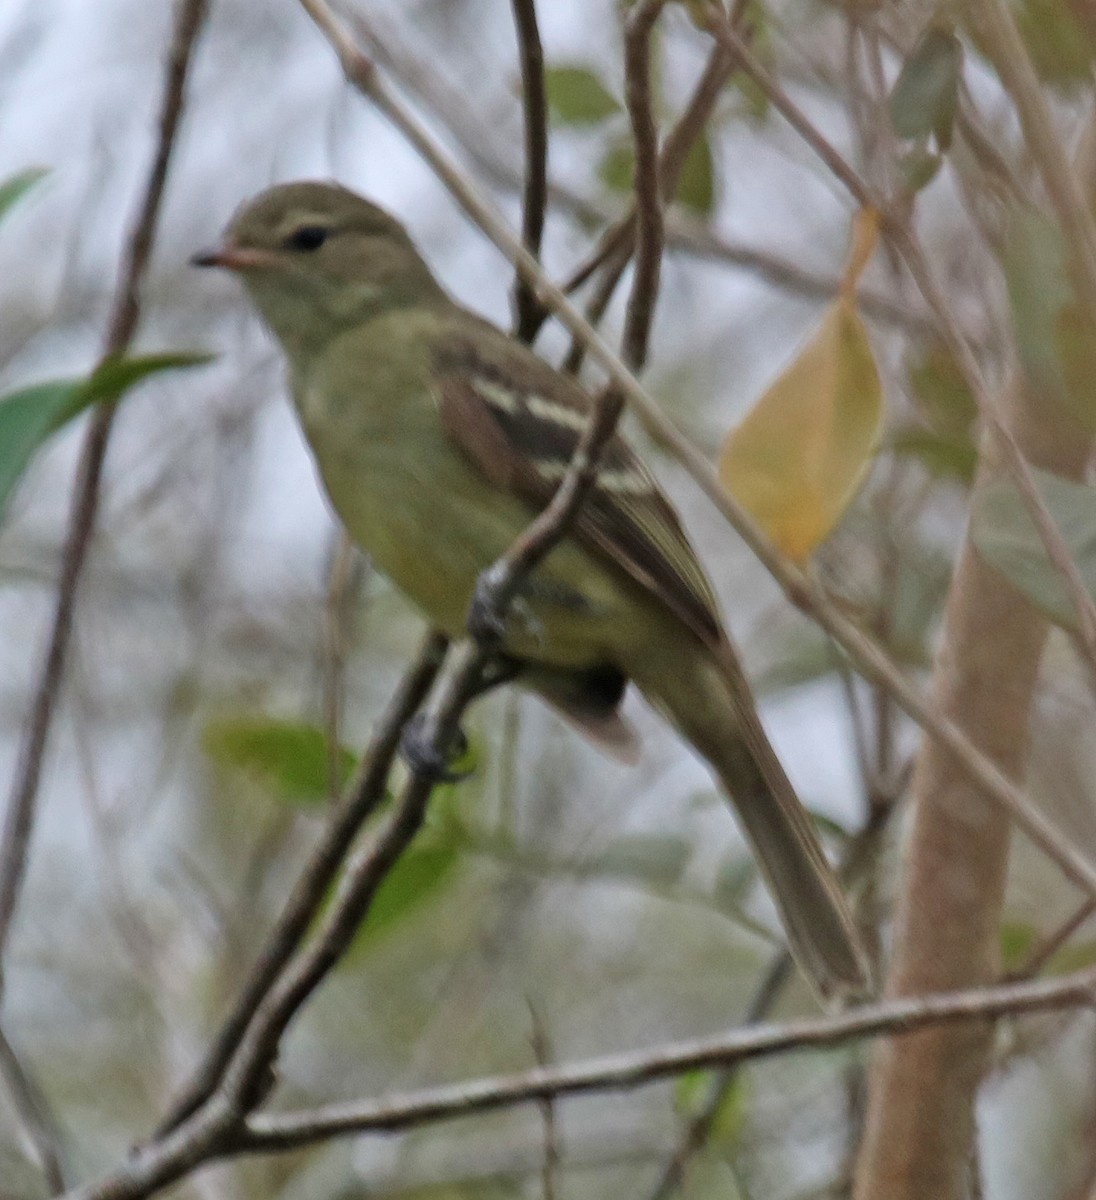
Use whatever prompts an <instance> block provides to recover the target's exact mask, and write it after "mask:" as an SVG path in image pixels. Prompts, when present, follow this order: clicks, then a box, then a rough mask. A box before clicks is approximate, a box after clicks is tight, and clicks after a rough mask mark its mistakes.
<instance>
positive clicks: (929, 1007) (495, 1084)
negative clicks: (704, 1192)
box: [241, 969, 1096, 1151]
mask: <svg viewBox="0 0 1096 1200" xmlns="http://www.w3.org/2000/svg"><path fill="white" fill-rule="evenodd" d="M1094 988H1096V974H1094V972H1093V971H1092V970H1091V969H1090V970H1086V971H1082V972H1078V973H1077V974H1074V975H1070V976H1066V977H1063V978H1061V979H1055V980H1051V981H1045V980H1043V981H1039V982H1036V983H1014V984H1005V985H998V986H994V987H986V988H972V989H970V990H968V991H960V992H945V993H940V994H936V995H929V996H918V997H912V998H903V999H899V1000H887V1001H884V1002H882V1003H879V1004H872V1005H866V1006H864V1007H862V1008H858V1009H855V1010H852V1011H850V1012H847V1013H842V1014H840V1015H839V1016H834V1017H819V1018H816V1019H811V1020H798V1021H788V1022H786V1023H783V1024H779V1025H756V1026H751V1027H743V1028H739V1029H734V1030H731V1031H730V1032H729V1033H725V1034H721V1035H717V1036H715V1037H710V1038H702V1039H696V1040H694V1041H687V1042H680V1043H674V1044H672V1045H668V1046H663V1047H659V1048H656V1049H654V1050H642V1051H634V1052H626V1053H623V1054H614V1055H606V1056H605V1057H603V1058H596V1059H592V1060H587V1061H585V1062H579V1063H574V1064H571V1065H568V1066H559V1067H542V1068H538V1069H536V1070H533V1071H525V1072H522V1073H520V1074H515V1075H504V1076H499V1077H495V1078H489V1079H479V1080H469V1081H466V1082H463V1083H457V1084H450V1085H447V1086H444V1087H438V1088H430V1089H426V1090H423V1091H421V1092H414V1093H411V1094H409V1095H406V1096H393V1097H389V1098H387V1099H385V1098H382V1099H380V1100H369V1101H361V1102H352V1103H349V1104H330V1105H326V1106H324V1107H322V1108H316V1109H307V1110H302V1111H300V1112H282V1113H272V1114H270V1115H265V1116H260V1115H256V1116H253V1117H251V1118H250V1119H249V1120H248V1122H247V1125H246V1130H245V1132H244V1137H243V1141H242V1143H241V1148H243V1149H246V1150H248V1151H254V1150H264V1151H269V1150H289V1149H292V1148H293V1147H296V1146H303V1145H309V1144H311V1143H313V1142H317V1141H321V1140H325V1139H327V1138H331V1137H337V1136H348V1135H355V1134H362V1133H391V1132H393V1131H395V1130H399V1129H408V1128H412V1127H415V1126H418V1125H422V1124H426V1123H428V1122H434V1121H441V1120H449V1119H451V1118H455V1117H465V1116H471V1115H472V1114H474V1113H482V1112H491V1111H495V1110H497V1109H501V1108H512V1107H514V1106H515V1105H518V1104H527V1103H536V1102H539V1101H542V1100H545V1099H557V1098H560V1097H563V1096H574V1095H582V1094H589V1093H590V1092H595V1091H598V1092H602V1091H628V1090H631V1089H633V1088H637V1087H644V1086H646V1085H648V1084H652V1083H657V1082H659V1081H660V1080H663V1079H668V1078H672V1077H674V1076H677V1075H681V1074H684V1073H686V1072H689V1071H695V1070H704V1069H706V1068H712V1067H722V1068H727V1067H730V1066H733V1065H735V1064H737V1063H742V1062H746V1061H749V1060H750V1059H756V1058H762V1057H765V1058H768V1057H772V1056H773V1055H777V1054H786V1053H790V1052H792V1051H796V1050H805V1049H826V1048H829V1047H832V1046H837V1045H841V1044H842V1043H844V1042H848V1041H851V1040H854V1039H860V1038H868V1037H873V1038H874V1037H882V1036H895V1035H901V1034H909V1033H915V1032H917V1031H918V1030H921V1029H926V1028H929V1027H931V1026H935V1025H941V1024H946V1023H949V1022H954V1021H987V1020H992V1019H994V1018H1001V1017H1016V1016H1020V1015H1023V1014H1029V1013H1038V1012H1053V1011H1063V1010H1066V1009H1070V1008H1076V1009H1086V1008H1092V1007H1093V1005H1094V1003H1096V991H1094Z"/></svg>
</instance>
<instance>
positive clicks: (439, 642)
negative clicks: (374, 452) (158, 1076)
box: [157, 633, 447, 1137]
mask: <svg viewBox="0 0 1096 1200" xmlns="http://www.w3.org/2000/svg"><path fill="white" fill-rule="evenodd" d="M446 644H447V643H446V640H445V638H443V637H442V636H441V635H440V634H436V633H434V634H430V635H429V636H428V637H427V638H426V641H425V642H424V643H423V647H422V649H421V651H420V652H419V656H418V659H417V660H416V662H415V664H414V665H413V666H412V667H411V669H410V670H409V671H408V673H407V675H406V676H405V677H404V680H403V682H402V684H401V685H400V688H399V690H398V691H397V692H396V694H395V696H393V698H392V700H391V702H390V703H389V707H388V711H387V712H386V713H385V715H384V717H383V719H382V720H381V722H380V724H379V725H378V726H377V730H376V732H375V733H374V735H373V740H372V742H371V743H370V746H369V749H368V750H367V751H366V754H365V757H364V758H363V760H362V765H361V768H360V770H359V773H358V777H357V779H356V780H355V781H354V782H353V783H352V784H351V786H350V787H349V788H348V789H347V791H346V794H345V796H344V798H343V800H342V802H341V803H340V805H339V807H338V808H337V809H336V810H335V812H334V813H332V815H331V818H330V820H329V821H328V824H327V826H326V828H325V830H324V833H323V837H322V838H321V839H320V841H319V843H318V844H317V845H316V847H315V849H314V850H313V851H312V855H311V857H310V858H309V861H308V863H307V865H306V866H305V868H304V870H303V871H302V872H301V875H300V878H299V879H298V881H297V885H296V887H295V888H294V889H293V893H292V895H291V896H290V897H289V900H288V902H287V903H286V906H285V908H284V909H283V911H282V914H281V916H280V917H279V918H278V923H277V925H275V927H274V929H273V930H272V931H271V933H270V934H269V936H268V937H267V939H266V941H265V943H264V945H263V949H262V952H261V954H260V956H259V958H258V960H257V961H256V962H255V963H254V965H253V966H252V967H251V970H250V972H249V974H248V977H247V980H246V982H245V983H244V986H243V988H242V989H241V991H240V995H239V997H238V998H237V1000H236V1003H235V1004H234V1005H233V1008H232V1011H231V1012H230V1013H229V1014H228V1016H227V1017H226V1018H225V1020H224V1023H223V1024H222V1026H221V1029H220V1032H219V1033H218V1034H217V1037H216V1039H215V1040H214V1042H213V1044H212V1045H211V1046H210V1048H209V1050H208V1051H207V1053H206V1057H205V1059H204V1061H203V1062H202V1064H201V1066H200V1067H199V1068H198V1070H197V1071H196V1072H195V1074H194V1077H193V1079H192V1080H191V1081H190V1082H189V1083H188V1084H187V1086H186V1088H185V1089H184V1091H183V1093H182V1094H181V1095H180V1096H179V1097H178V1099H176V1101H175V1102H174V1103H173V1104H172V1106H171V1108H170V1109H169V1111H168V1114H167V1116H166V1117H165V1118H164V1120H163V1121H162V1122H161V1124H160V1126H159V1128H158V1130H157V1136H161V1137H162V1136H163V1135H164V1134H165V1133H167V1132H168V1131H170V1130H173V1129H175V1128H177V1127H178V1126H179V1125H180V1124H181V1123H182V1122H183V1121H185V1120H186V1119H187V1118H188V1117H189V1116H190V1115H191V1114H192V1113H194V1112H196V1111H197V1109H198V1108H199V1107H200V1106H201V1105H202V1104H204V1103H205V1102H206V1101H207V1100H208V1099H209V1098H210V1096H212V1094H213V1092H214V1091H215V1090H216V1088H217V1087H218V1085H219V1084H220V1082H221V1080H222V1078H223V1076H224V1073H225V1070H226V1068H227V1067H228V1064H229V1062H230V1061H231V1060H232V1057H233V1055H234V1054H235V1053H236V1050H237V1047H238V1045H239V1042H240V1039H241V1038H242V1037H243V1036H244V1033H245V1031H246V1030H247V1028H248V1026H249V1025H250V1024H251V1022H252V1020H253V1019H254V1016H255V1013H256V1011H257V1010H258V1008H259V1006H260V1005H261V1004H262V1002H263V1000H264V999H265V998H266V996H267V995H268V994H269V992H270V990H271V988H273V986H274V984H275V983H276V981H277V980H278V978H279V977H280V975H281V974H282V972H283V971H284V969H285V967H286V964H287V963H288V962H289V961H290V959H291V958H292V956H293V954H294V953H295V952H296V951H297V949H298V948H299V947H300V944H301V942H302V940H303V938H304V936H305V933H306V932H307V931H308V928H309V926H310V925H311V924H312V922H313V921H314V920H315V918H316V914H317V912H318V911H319V909H320V908H321V907H322V905H323V902H324V899H325V898H326V896H327V894H328V892H329V890H330V888H331V884H332V882H333V880H334V879H335V876H336V875H337V874H338V871H339V868H340V866H341V865H342V863H343V860H344V859H345V857H346V855H347V853H348V852H349V850H350V847H351V845H352V844H353V842H354V840H355V839H356V838H357V836H358V834H359V832H360V831H361V828H362V826H363V825H364V824H365V822H366V821H367V820H368V819H369V817H370V816H371V815H372V814H373V813H374V812H376V810H377V807H378V805H379V804H380V803H381V801H382V800H383V799H384V797H385V788H386V785H387V781H388V775H389V772H390V770H391V768H392V762H393V759H394V758H395V756H396V752H397V751H398V749H399V744H400V736H401V734H402V732H403V728H404V726H405V725H406V723H407V721H408V720H409V719H410V717H412V716H413V715H414V714H415V713H416V712H417V711H418V709H419V707H420V706H421V705H422V703H423V701H424V700H425V699H426V696H427V694H428V693H429V691H430V688H431V686H432V685H433V683H434V680H435V679H436V678H437V674H438V671H439V669H440V668H441V664H442V660H443V658H444V656H445V650H446Z"/></svg>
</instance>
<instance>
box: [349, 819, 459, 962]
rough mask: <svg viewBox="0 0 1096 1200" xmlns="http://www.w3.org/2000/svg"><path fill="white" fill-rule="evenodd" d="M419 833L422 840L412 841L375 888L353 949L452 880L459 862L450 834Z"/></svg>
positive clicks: (380, 934)
mask: <svg viewBox="0 0 1096 1200" xmlns="http://www.w3.org/2000/svg"><path fill="white" fill-rule="evenodd" d="M421 836H422V838H423V840H422V841H421V842H417V841H416V842H412V844H411V846H410V848H409V849H408V850H407V851H406V852H405V853H404V854H403V855H402V856H401V857H400V860H399V861H398V862H397V863H396V865H395V866H394V867H393V868H392V870H391V871H390V872H389V874H388V876H387V877H386V879H385V880H384V882H383V883H382V884H381V886H380V888H379V889H378V890H377V895H376V897H375V898H374V900H373V903H372V905H371V906H370V909H369V916H368V917H367V918H366V921H365V924H364V925H363V926H362V930H361V934H360V935H359V937H358V938H357V940H356V943H355V948H358V947H360V946H364V945H368V944H369V943H371V942H373V941H374V940H375V939H377V938H380V937H383V936H384V935H385V934H388V933H391V932H392V931H393V929H394V928H395V927H396V926H397V925H398V924H399V923H400V922H401V921H404V920H406V919H407V918H408V917H410V916H411V915H412V914H413V913H415V912H417V911H418V910H419V909H421V908H422V907H423V906H424V905H425V904H426V903H427V902H428V901H429V900H431V899H433V898H434V897H435V896H436V895H437V894H438V893H439V892H440V891H441V890H442V889H443V888H444V887H445V886H446V885H447V884H448V883H449V881H450V880H451V879H452V877H453V875H454V873H455V871H456V868H457V865H458V863H459V862H460V848H459V846H458V845H457V842H456V839H455V837H454V836H453V833H452V832H451V831H445V832H441V831H439V832H437V833H432V832H426V833H423V834H422V835H421Z"/></svg>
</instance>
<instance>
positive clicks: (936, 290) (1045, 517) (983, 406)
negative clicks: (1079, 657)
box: [705, 0, 1096, 670]
mask: <svg viewBox="0 0 1096 1200" xmlns="http://www.w3.org/2000/svg"><path fill="white" fill-rule="evenodd" d="M986 3H987V4H993V5H996V4H997V0H986ZM705 24H706V26H707V28H708V29H709V31H710V32H711V34H712V36H713V37H714V38H716V39H717V40H718V41H720V42H721V43H722V44H723V45H724V46H725V47H726V48H727V50H728V51H729V52H730V53H732V54H733V55H734V56H735V58H736V59H737V61H738V63H739V65H740V66H741V67H742V69H743V70H744V71H745V72H746V74H747V75H749V76H750V78H751V79H752V80H753V81H754V82H755V83H756V84H757V85H758V87H760V88H761V89H762V91H764V92H765V94H766V95H767V96H768V97H769V99H770V100H771V101H772V103H773V106H774V107H775V108H776V109H777V111H779V112H780V114H781V115H782V116H783V117H784V119H785V120H786V121H787V122H788V123H789V124H790V125H791V126H792V128H793V129H795V131H796V132H797V133H798V134H799V135H800V137H802V138H803V140H804V141H805V142H806V143H807V145H809V146H810V147H811V149H812V150H813V151H814V152H815V153H816V154H817V155H818V157H819V158H820V159H821V160H822V162H823V163H825V165H826V166H827V167H828V168H829V170H830V171H831V172H832V173H833V175H834V176H835V177H836V178H837V179H839V180H840V181H841V183H842V184H844V186H845V188H846V189H847V190H848V192H849V194H850V195H851V196H852V197H853V199H855V200H856V201H857V203H858V204H860V205H861V206H862V207H871V208H875V209H876V210H877V211H879V213H880V214H881V216H882V231H883V233H884V235H885V236H886V238H887V240H888V242H889V243H890V244H891V246H892V247H893V248H894V249H895V250H896V251H897V252H898V254H900V255H901V257H902V259H903V260H904V262H905V264H906V266H907V268H908V269H909V272H910V275H911V276H912V277H913V279H914V282H915V283H916V284H917V286H918V287H919V288H920V290H921V294H922V296H923V297H924V298H925V301H926V302H927V304H928V306H929V309H930V310H931V311H932V313H933V314H934V315H935V316H936V319H937V326H938V330H939V333H940V336H941V337H942V339H943V340H944V342H945V344H946V345H947V348H948V350H949V351H950V352H951V354H952V355H953V356H954V358H955V361H956V362H957V364H958V365H959V369H960V371H961V372H962V374H963V377H964V380H965V381H966V383H967V386H968V387H969V388H970V389H971V391H972V393H973V394H974V397H975V400H976V401H977V404H978V411H979V413H980V414H981V416H982V418H983V420H984V421H985V422H986V425H987V426H988V428H989V429H990V430H991V431H992V433H993V436H994V438H995V440H996V442H997V444H998V446H999V447H1000V450H1001V455H1002V460H1003V466H1004V467H1005V469H1006V470H1007V471H1008V473H1009V475H1010V476H1011V477H1012V480H1013V482H1014V483H1015V484H1016V487H1017V490H1018V491H1019V493H1020V496H1021V499H1022V500H1023V502H1024V506H1025V508H1026V509H1027V510H1028V513H1029V514H1030V516H1031V518H1032V520H1033V521H1034V522H1035V527H1036V529H1037V530H1038V531H1039V536H1040V538H1041V540H1042V542H1043V544H1044V546H1045V547H1046V551H1047V555H1048V557H1049V558H1050V561H1051V563H1052V564H1053V566H1054V568H1055V570H1056V571H1058V573H1059V574H1060V575H1061V576H1062V579H1063V581H1064V583H1065V586H1066V590H1067V592H1068V593H1069V597H1070V601H1071V603H1072V604H1073V607H1074V609H1075V610H1076V613H1077V618H1078V624H1079V633H1080V643H1081V646H1082V648H1083V650H1084V651H1085V654H1086V655H1087V657H1088V660H1089V663H1090V664H1091V665H1092V667H1093V669H1094V670H1096V600H1094V599H1093V598H1092V596H1091V595H1090V593H1089V591H1088V588H1087V587H1086V585H1085V582H1084V579H1083V577H1082V575H1081V572H1080V569H1079V568H1078V566H1077V563H1076V561H1075V560H1074V558H1073V555H1072V553H1071V552H1070V549H1069V546H1068V545H1067V544H1066V542H1065V539H1064V538H1063V537H1062V533H1061V531H1060V530H1059V528H1058V526H1057V525H1056V523H1055V521H1054V518H1053V517H1052V516H1051V514H1050V512H1049V511H1048V509H1047V507H1046V505H1045V504H1044V503H1043V499H1042V497H1041V496H1040V494H1039V489H1038V487H1037V486H1036V483H1035V479H1034V476H1033V475H1032V473H1031V468H1030V466H1029V465H1028V463H1027V460H1026V459H1025V458H1024V455H1023V454H1022V453H1021V451H1020V448H1019V446H1018V445H1017V443H1016V439H1015V437H1014V436H1013V434H1012V432H1011V431H1010V430H1009V428H1008V426H1007V425H1006V424H1005V422H1004V421H1003V420H1002V419H1001V414H1000V411H999V409H998V406H997V404H996V402H995V401H994V399H993V397H992V395H991V393H990V389H989V388H988V387H987V385H986V382H985V380H984V378H983V376H982V371H981V368H980V366H979V364H978V359H977V357H976V355H975V353H974V350H973V348H972V347H971V345H970V343H969V341H968V340H967V339H966V337H965V336H964V335H963V332H962V327H961V326H960V324H959V322H958V320H957V319H956V316H955V313H954V311H953V310H952V307H951V303H950V301H949V300H948V298H947V296H946V295H945V293H944V291H943V290H942V289H941V288H940V286H939V284H938V283H937V282H936V279H935V277H934V276H933V274H932V271H931V269H930V267H929V264H928V259H927V257H926V255H925V253H924V250H923V249H922V247H921V244H920V242H919V241H918V239H917V236H916V234H915V233H914V232H913V230H912V228H911V227H910V225H909V222H908V220H907V219H906V217H905V215H904V214H898V213H896V212H894V211H891V210H890V209H889V208H888V207H887V205H886V204H885V203H884V202H883V201H882V200H881V199H880V197H878V196H876V195H874V194H873V192H872V190H871V189H870V188H869V187H868V185H867V184H866V183H865V182H864V180H863V179H861V178H860V176H859V175H858V174H857V172H856V171H855V170H854V169H853V167H852V166H850V165H849V163H848V162H847V161H846V160H845V158H843V157H842V155H841V154H840V153H839V152H838V151H837V150H836V149H835V147H834V146H833V145H832V144H831V143H830V142H829V141H828V140H827V139H826V138H825V137H824V136H823V134H822V133H821V132H820V131H819V130H818V129H817V128H816V127H815V126H814V125H813V124H812V122H811V121H810V120H809V119H808V117H807V116H806V115H805V114H804V113H803V111H802V110H801V109H800V108H799V107H798V105H796V103H795V101H793V100H792V98H791V97H790V96H789V95H788V94H787V92H786V91H784V89H783V88H782V87H781V86H780V84H779V83H777V82H776V80H775V79H774V78H773V77H772V75H771V74H770V73H769V72H768V71H767V70H766V69H765V67H764V66H763V65H762V63H761V62H760V61H759V60H758V59H757V58H756V56H755V55H754V54H753V52H752V51H751V50H750V48H749V46H748V45H747V44H746V42H745V41H744V40H743V38H742V37H741V36H740V35H739V33H738V32H737V30H735V29H734V28H733V26H732V25H731V23H730V22H729V21H728V20H727V18H726V17H725V16H722V15H720V14H717V13H713V15H711V16H710V17H709V18H708V19H707V20H706V22H705ZM1013 29H1015V27H1013ZM1036 90H1037V87H1036ZM1040 101H1041V98H1040ZM1047 121H1048V122H1049V116H1048V117H1047ZM1034 128H1035V126H1034V125H1033V129H1034ZM1039 128H1042V125H1041V124H1040V125H1039ZM1049 129H1050V133H1051V134H1052V133H1053V127H1052V126H1050V127H1049ZM1044 132H1045V131H1044ZM1053 140H1056V139H1053ZM1062 157H1063V158H1064V155H1063V156H1062ZM1051 158H1052V159H1053V160H1054V164H1055V165H1054V167H1053V169H1052V168H1051V167H1050V166H1049V165H1048V166H1047V168H1046V172H1047V178H1048V183H1049V181H1050V180H1051V179H1053V180H1054V181H1055V182H1056V183H1057V184H1058V185H1060V187H1061V188H1062V189H1063V190H1064V191H1068V186H1067V181H1068V180H1073V181H1074V182H1075V177H1074V176H1073V173H1072V171H1070V170H1069V168H1068V163H1066V171H1065V176H1064V177H1062V178H1060V177H1059V174H1058V168H1057V156H1056V155H1051ZM1059 211H1060V217H1061V220H1062V222H1063V225H1064V226H1065V227H1066V228H1067V231H1068V229H1069V228H1071V226H1068V225H1066V221H1067V218H1068V219H1069V220H1072V221H1074V224H1075V225H1076V230H1075V232H1076V236H1077V237H1078V238H1079V239H1082V241H1081V242H1080V243H1079V244H1078V246H1077V251H1078V253H1080V254H1082V256H1083V257H1082V259H1081V265H1082V272H1081V275H1080V276H1079V278H1080V279H1081V281H1082V282H1083V283H1085V284H1086V289H1087V285H1088V280H1089V272H1088V270H1087V266H1086V264H1087V262H1088V258H1087V256H1085V255H1086V246H1087V242H1085V241H1084V240H1083V239H1084V238H1086V237H1087V231H1088V229H1089V227H1090V226H1091V225H1092V221H1091V217H1087V214H1085V215H1086V217H1087V224H1086V220H1085V219H1083V218H1079V217H1078V216H1077V214H1075V213H1074V212H1073V210H1072V207H1071V201H1070V200H1069V199H1068V197H1063V198H1062V200H1061V202H1060V206H1059ZM1094 238H1096V235H1094ZM1086 294H1089V295H1091V296H1092V297H1094V298H1096V270H1094V272H1093V274H1092V280H1091V290H1090V291H1086Z"/></svg>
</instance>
